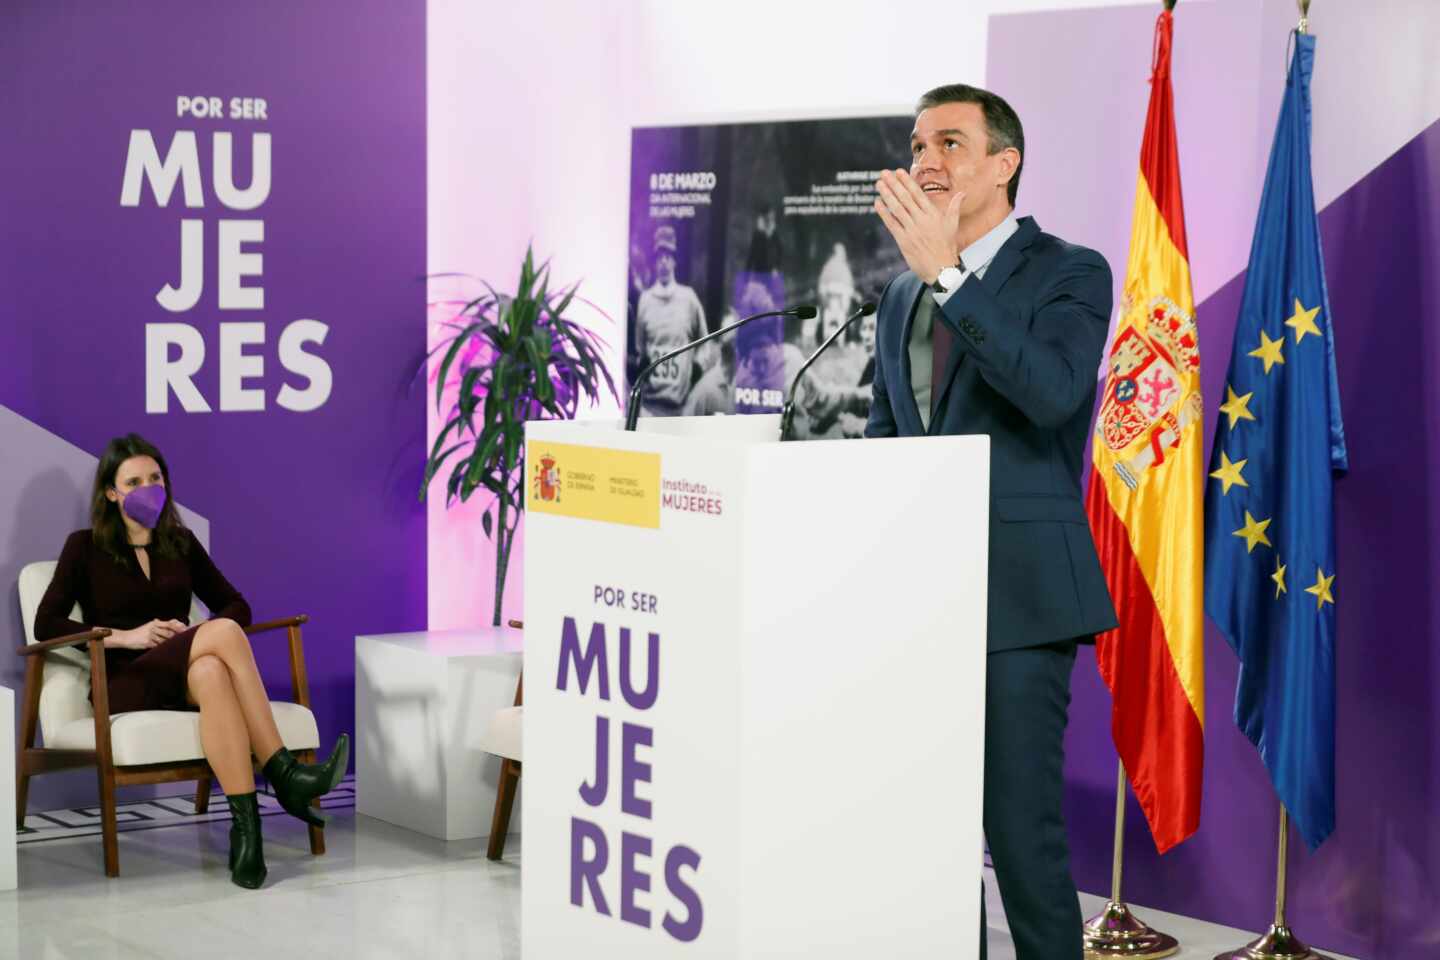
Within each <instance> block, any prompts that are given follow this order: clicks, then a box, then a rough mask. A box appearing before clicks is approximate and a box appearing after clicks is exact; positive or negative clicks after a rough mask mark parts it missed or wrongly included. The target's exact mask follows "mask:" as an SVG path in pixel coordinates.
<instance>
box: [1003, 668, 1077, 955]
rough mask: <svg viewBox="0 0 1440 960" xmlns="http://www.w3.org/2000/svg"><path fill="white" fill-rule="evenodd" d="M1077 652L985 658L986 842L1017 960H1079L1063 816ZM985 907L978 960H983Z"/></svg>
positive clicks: (1068, 849) (1074, 897)
mask: <svg viewBox="0 0 1440 960" xmlns="http://www.w3.org/2000/svg"><path fill="white" fill-rule="evenodd" d="M1075 646H1076V645H1075V644H1074V643H1073V642H1069V641H1066V642H1063V643H1058V644H1051V645H1049V646H1043V647H1025V648H1021V649H1019V650H1006V651H1003V652H1000V653H992V654H990V655H989V656H988V657H986V667H985V669H986V677H985V839H986V842H987V844H988V846H989V848H990V860H991V862H992V863H993V864H994V865H995V879H996V881H997V882H998V883H999V885H1000V898H1001V900H1002V901H1003V902H1004V904H1005V918H1006V920H1007V921H1008V922H1009V926H1010V934H1011V937H1012V938H1013V939H1014V941H1015V956H1016V958H1017V960H1081V955H1082V949H1083V946H1082V941H1081V923H1082V920H1081V917H1080V900H1079V897H1078V896H1077V895H1076V893H1075V880H1074V878H1073V877H1072V876H1071V874H1070V843H1069V839H1068V837H1067V836H1066V833H1065V817H1064V813H1063V812H1062V810H1061V803H1062V796H1063V793H1064V782H1065V781H1064V777H1063V775H1062V774H1063V767H1064V764H1065V752H1064V740H1065V723H1066V720H1067V716H1068V713H1069V709H1070V673H1071V671H1072V669H1073V668H1074V666H1075ZM985 956H986V952H985V898H984V892H983V889H982V892H981V898H980V958H981V960H985Z"/></svg>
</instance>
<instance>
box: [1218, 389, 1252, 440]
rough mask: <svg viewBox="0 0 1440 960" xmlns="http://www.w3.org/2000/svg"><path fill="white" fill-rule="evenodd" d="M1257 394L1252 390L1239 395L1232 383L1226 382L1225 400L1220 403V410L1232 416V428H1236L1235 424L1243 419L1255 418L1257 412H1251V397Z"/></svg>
mask: <svg viewBox="0 0 1440 960" xmlns="http://www.w3.org/2000/svg"><path fill="white" fill-rule="evenodd" d="M1253 396H1255V393H1254V392H1253V391H1252V392H1250V393H1247V394H1245V396H1243V397H1237V396H1236V395H1235V390H1234V388H1233V387H1231V386H1230V384H1228V383H1227V384H1225V402H1224V403H1222V404H1220V412H1221V413H1223V414H1225V415H1226V416H1228V417H1229V418H1230V429H1231V430H1234V429H1235V424H1237V423H1239V422H1240V421H1241V420H1254V419H1255V414H1253V413H1251V412H1250V406H1249V404H1250V398H1251V397H1253Z"/></svg>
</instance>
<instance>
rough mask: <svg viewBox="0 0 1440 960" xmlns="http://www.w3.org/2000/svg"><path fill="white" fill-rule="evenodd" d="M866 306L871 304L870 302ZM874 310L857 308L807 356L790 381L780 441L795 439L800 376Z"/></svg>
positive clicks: (781, 422)
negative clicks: (796, 394)
mask: <svg viewBox="0 0 1440 960" xmlns="http://www.w3.org/2000/svg"><path fill="white" fill-rule="evenodd" d="M865 306H869V304H866V305H865ZM872 312H873V311H870V310H866V309H865V307H861V308H860V309H859V310H856V311H855V312H854V313H852V314H851V315H850V318H849V319H848V320H846V321H845V322H844V323H842V324H840V327H839V328H838V329H837V330H836V331H835V332H834V333H832V334H830V336H828V337H826V338H825V342H824V343H822V344H820V348H819V349H818V350H816V351H815V352H814V353H812V354H810V356H808V357H806V358H805V362H804V363H802V364H800V369H799V370H797V371H796V372H795V379H794V380H791V381H790V392H789V393H787V394H786V395H785V406H784V407H783V408H782V409H781V411H780V441H781V442H782V443H783V442H785V441H786V440H793V439H795V438H794V436H792V433H793V428H794V425H795V391H796V390H798V389H799V387H800V378H801V377H803V376H805V371H806V370H809V369H810V364H812V363H814V362H815V361H816V360H818V359H819V358H820V354H822V353H824V352H825V351H826V350H828V349H830V344H832V343H834V342H835V341H836V340H837V339H839V337H840V335H841V334H843V333H844V332H845V331H846V330H849V329H850V324H852V323H854V322H855V321H856V320H859V319H860V318H861V317H864V316H868V315H869V314H870V313H872Z"/></svg>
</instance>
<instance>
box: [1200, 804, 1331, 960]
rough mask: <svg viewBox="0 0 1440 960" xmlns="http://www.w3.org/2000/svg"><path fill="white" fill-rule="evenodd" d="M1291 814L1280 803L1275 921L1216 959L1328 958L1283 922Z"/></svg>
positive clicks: (1291, 959) (1284, 959)
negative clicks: (1246, 943) (1243, 944)
mask: <svg viewBox="0 0 1440 960" xmlns="http://www.w3.org/2000/svg"><path fill="white" fill-rule="evenodd" d="M1289 835H1290V817H1289V815H1288V814H1287V813H1286V812H1285V804H1283V803H1282V804H1280V853H1279V858H1278V859H1279V862H1278V863H1277V864H1276V867H1275V922H1274V923H1272V924H1271V925H1270V929H1269V930H1267V931H1265V935H1264V936H1263V937H1261V938H1260V939H1259V940H1256V941H1254V942H1253V943H1251V944H1249V945H1248V946H1245V947H1241V948H1240V949H1239V950H1232V951H1230V952H1229V953H1222V954H1220V955H1218V956H1217V957H1216V958H1215V960H1330V958H1329V957H1326V956H1324V955H1323V954H1319V953H1316V952H1315V951H1314V950H1311V949H1310V948H1309V947H1307V946H1305V944H1304V943H1303V942H1302V941H1301V940H1300V938H1299V937H1297V936H1295V934H1293V933H1292V932H1290V927H1289V926H1288V925H1287V924H1286V923H1285V874H1286V870H1285V861H1286V854H1287V853H1288V850H1289V847H1288V844H1287V842H1286V841H1287V840H1288V839H1289Z"/></svg>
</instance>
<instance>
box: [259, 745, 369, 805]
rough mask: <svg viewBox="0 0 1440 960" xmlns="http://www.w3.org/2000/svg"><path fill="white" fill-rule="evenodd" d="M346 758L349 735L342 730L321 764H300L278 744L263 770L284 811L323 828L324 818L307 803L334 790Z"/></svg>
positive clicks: (343, 768) (347, 755) (347, 758)
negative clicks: (278, 746)
mask: <svg viewBox="0 0 1440 960" xmlns="http://www.w3.org/2000/svg"><path fill="white" fill-rule="evenodd" d="M349 759H350V737H349V736H347V735H346V734H343V733H342V734H341V735H340V739H338V740H336V741H335V749H334V750H331V751H330V757H329V758H328V759H327V760H326V761H325V762H324V763H301V762H300V761H298V760H296V759H295V758H294V757H293V756H291V755H290V751H289V750H286V749H285V748H284V747H281V748H280V749H279V750H276V751H275V755H274V756H272V757H271V758H270V759H269V760H266V761H265V767H264V770H263V771H262V772H263V773H264V774H265V779H266V780H269V781H270V787H271V789H273V790H274V791H275V799H276V800H279V801H280V806H282V807H284V808H285V812H286V813H288V814H290V815H291V816H292V817H299V818H300V819H301V820H304V821H305V822H306V823H308V824H311V825H312V826H316V827H323V826H325V818H324V817H323V816H321V815H320V814H319V812H318V811H316V810H315V808H314V807H312V806H310V801H311V800H314V799H315V798H316V797H323V796H324V795H325V794H327V793H329V792H330V791H331V790H334V789H335V784H337V783H339V782H340V778H341V777H343V776H345V764H346V762H347V761H348V760H349Z"/></svg>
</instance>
